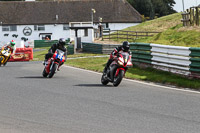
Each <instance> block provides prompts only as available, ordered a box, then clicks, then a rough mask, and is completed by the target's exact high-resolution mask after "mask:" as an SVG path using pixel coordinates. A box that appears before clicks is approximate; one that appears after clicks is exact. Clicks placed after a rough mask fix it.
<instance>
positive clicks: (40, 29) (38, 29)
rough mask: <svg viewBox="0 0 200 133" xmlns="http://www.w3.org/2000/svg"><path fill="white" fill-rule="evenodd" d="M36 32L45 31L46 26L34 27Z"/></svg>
mask: <svg viewBox="0 0 200 133" xmlns="http://www.w3.org/2000/svg"><path fill="white" fill-rule="evenodd" d="M34 30H35V31H44V30H45V26H44V25H34Z"/></svg>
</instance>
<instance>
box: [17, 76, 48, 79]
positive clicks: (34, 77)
mask: <svg viewBox="0 0 200 133" xmlns="http://www.w3.org/2000/svg"><path fill="white" fill-rule="evenodd" d="M17 78H22V79H40V78H41V79H47V78H44V77H43V76H24V77H17Z"/></svg>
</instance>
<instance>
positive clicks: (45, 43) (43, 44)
mask: <svg viewBox="0 0 200 133" xmlns="http://www.w3.org/2000/svg"><path fill="white" fill-rule="evenodd" d="M57 42H58V40H34V48H41V47H51V45H53V44H54V43H57ZM69 42H70V38H68V39H66V43H67V44H69Z"/></svg>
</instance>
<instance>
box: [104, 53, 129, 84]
mask: <svg viewBox="0 0 200 133" xmlns="http://www.w3.org/2000/svg"><path fill="white" fill-rule="evenodd" d="M131 66H132V62H131V55H129V54H128V53H127V52H119V54H118V56H117V57H116V58H114V61H113V62H112V63H111V64H110V66H109V67H108V68H107V71H106V72H105V71H104V72H103V75H102V77H101V83H102V84H103V85H107V84H108V83H109V82H111V83H113V85H114V86H118V85H119V84H120V83H121V81H122V79H123V77H124V75H125V73H126V71H127V70H128V68H129V67H131ZM104 69H105V68H104Z"/></svg>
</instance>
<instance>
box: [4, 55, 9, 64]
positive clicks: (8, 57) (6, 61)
mask: <svg viewBox="0 0 200 133" xmlns="http://www.w3.org/2000/svg"><path fill="white" fill-rule="evenodd" d="M9 59H10V56H9V57H8V59H7V60H6V61H5V63H4V64H3V65H4V66H5V65H6V64H7V62H8V61H9Z"/></svg>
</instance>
